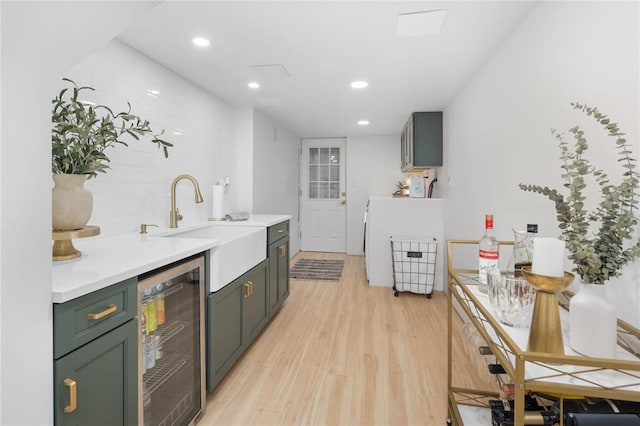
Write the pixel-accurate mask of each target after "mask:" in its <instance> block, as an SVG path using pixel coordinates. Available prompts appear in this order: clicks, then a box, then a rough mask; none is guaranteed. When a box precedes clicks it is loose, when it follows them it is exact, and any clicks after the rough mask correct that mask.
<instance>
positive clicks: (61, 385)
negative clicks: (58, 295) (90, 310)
mask: <svg viewBox="0 0 640 426" xmlns="http://www.w3.org/2000/svg"><path fill="white" fill-rule="evenodd" d="M137 325H138V323H137V322H136V321H129V322H127V323H125V324H123V325H121V326H120V327H117V328H116V329H114V330H113V331H110V332H109V333H107V334H105V335H103V336H101V337H99V338H97V339H95V340H93V341H92V342H90V343H88V344H86V345H84V346H82V347H80V348H78V349H76V350H75V351H73V352H71V353H69V354H67V355H65V356H64V357H62V358H60V359H58V360H56V361H54V411H55V412H54V417H55V424H56V425H95V426H100V425H104V426H112V425H131V426H134V425H136V424H137V422H138V382H137V379H138V374H137V371H138V343H137V338H138V334H137V329H138V327H137ZM74 396H75V398H74ZM74 399H75V404H74V401H73V400H74ZM74 405H75V408H74ZM65 409H66V411H69V413H65Z"/></svg>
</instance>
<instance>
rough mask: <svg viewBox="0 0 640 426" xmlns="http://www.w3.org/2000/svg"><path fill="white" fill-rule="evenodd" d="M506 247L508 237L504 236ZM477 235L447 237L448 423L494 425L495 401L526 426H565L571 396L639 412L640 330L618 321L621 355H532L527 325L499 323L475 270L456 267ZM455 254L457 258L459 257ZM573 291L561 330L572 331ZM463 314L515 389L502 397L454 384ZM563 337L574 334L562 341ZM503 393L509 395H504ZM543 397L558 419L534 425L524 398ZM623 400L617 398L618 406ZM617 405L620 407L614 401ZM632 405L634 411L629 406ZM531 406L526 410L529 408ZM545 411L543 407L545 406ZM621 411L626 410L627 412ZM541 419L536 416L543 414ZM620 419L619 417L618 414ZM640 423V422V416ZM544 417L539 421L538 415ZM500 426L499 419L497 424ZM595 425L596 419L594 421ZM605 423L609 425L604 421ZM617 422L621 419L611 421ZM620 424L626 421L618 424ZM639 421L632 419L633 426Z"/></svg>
mask: <svg viewBox="0 0 640 426" xmlns="http://www.w3.org/2000/svg"><path fill="white" fill-rule="evenodd" d="M500 244H501V245H510V244H512V243H511V242H508V241H501V242H500ZM477 245H478V241H476V240H448V241H447V266H448V280H447V281H448V326H449V327H448V336H447V345H448V401H449V402H448V411H449V418H448V419H447V423H449V424H453V425H473V426H476V425H491V424H492V412H491V409H490V401H491V400H494V401H499V402H500V404H504V405H505V407H507V408H506V410H507V411H510V412H509V413H508V414H509V415H510V416H512V417H513V421H512V423H509V422H506V423H504V424H513V425H515V426H522V425H526V424H560V425H564V424H568V423H566V422H565V415H566V414H567V413H565V412H564V410H565V408H566V407H569V406H573V407H575V405H576V404H575V403H572V402H571V401H572V400H573V401H575V400H581V401H589V403H592V402H594V401H596V402H597V401H599V400H603V399H604V400H612V401H613V402H614V403H617V404H618V405H619V406H623V407H625V409H630V410H632V411H633V412H635V410H636V407H637V410H638V412H640V353H638V348H639V347H640V330H638V329H637V328H635V327H633V326H631V325H629V324H627V323H625V322H624V321H622V320H618V343H619V347H618V353H617V355H616V359H603V358H588V357H584V356H580V355H578V354H576V353H574V352H573V351H571V349H570V348H569V347H568V346H565V355H551V354H546V353H540V352H527V351H526V347H527V339H528V329H525V328H519V329H518V328H513V327H509V326H506V325H503V324H502V323H500V322H498V321H497V320H496V318H495V316H494V310H493V308H492V306H491V305H490V303H489V300H488V297H487V295H486V294H483V293H481V292H480V291H479V286H478V274H477V270H474V269H464V268H460V267H457V265H456V263H455V261H456V259H458V260H459V261H463V260H467V262H468V261H469V258H470V253H472V252H473V250H474V246H475V253H477ZM456 255H458V257H456ZM570 297H571V293H570V292H565V293H562V294H560V295H559V303H560V306H561V309H560V316H561V321H562V323H563V332H565V333H566V331H567V329H568V326H567V324H568V300H569V298H570ZM453 315H460V316H461V317H462V320H463V322H465V323H469V324H470V325H471V327H472V328H473V329H474V332H477V334H478V335H479V336H480V337H481V340H482V346H484V350H485V351H487V352H488V353H490V354H491V355H490V359H491V363H493V364H499V365H500V366H501V367H502V368H503V369H504V373H503V374H500V375H496V376H495V377H496V378H497V379H498V381H499V383H500V384H505V383H509V386H510V387H509V389H512V394H511V395H509V396H508V398H509V400H507V397H505V395H504V392H502V395H501V392H500V386H497V389H496V390H495V392H493V391H488V390H478V389H466V388H464V387H457V386H455V384H454V383H453V382H452V371H453V370H454V369H455V366H453V365H452V359H453V357H452V351H453V350H454V349H453V344H454V342H453V340H454V339H453V338H452V335H451V333H452V319H453ZM564 341H565V342H568V341H569V339H568V337H567V336H565V338H564ZM501 396H502V397H503V398H504V399H501ZM530 401H535V402H541V403H543V404H547V405H544V406H542V407H545V408H548V407H549V406H551V404H555V405H554V409H555V411H556V412H557V413H558V416H557V417H558V420H557V422H556V423H531V420H529V419H530V418H531V416H534V415H535V416H538V414H537V412H534V411H530V410H525V402H527V403H530ZM618 402H619V403H618ZM614 405H615V404H614ZM629 407H631V408H629ZM527 408H528V407H527ZM541 409H543V408H541ZM622 412H624V411H622ZM538 417H539V416H538ZM620 419H621V417H620ZM639 420H640V419H639ZM535 421H539V420H535ZM494 424H500V423H494ZM590 424H594V423H590ZM603 424H604V423H603ZM613 424H618V423H613ZM620 424H622V423H620ZM631 424H635V423H631Z"/></svg>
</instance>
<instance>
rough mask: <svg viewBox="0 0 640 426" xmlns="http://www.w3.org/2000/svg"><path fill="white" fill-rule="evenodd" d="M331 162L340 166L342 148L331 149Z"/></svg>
mask: <svg viewBox="0 0 640 426" xmlns="http://www.w3.org/2000/svg"><path fill="white" fill-rule="evenodd" d="M330 158H331V162H332V163H336V164H339V163H340V148H331V155H330Z"/></svg>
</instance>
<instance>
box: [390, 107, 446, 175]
mask: <svg viewBox="0 0 640 426" xmlns="http://www.w3.org/2000/svg"><path fill="white" fill-rule="evenodd" d="M400 157H401V169H402V171H403V172H411V171H421V170H425V169H429V168H431V167H440V166H442V111H435V112H414V113H412V114H411V116H410V117H409V119H408V120H407V123H406V124H405V125H404V127H403V129H402V133H401V134H400Z"/></svg>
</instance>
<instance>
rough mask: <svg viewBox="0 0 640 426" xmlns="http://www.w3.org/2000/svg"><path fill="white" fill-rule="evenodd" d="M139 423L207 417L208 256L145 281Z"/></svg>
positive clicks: (160, 424) (153, 425)
mask: <svg viewBox="0 0 640 426" xmlns="http://www.w3.org/2000/svg"><path fill="white" fill-rule="evenodd" d="M138 324H139V330H140V333H139V338H138V374H139V380H138V395H139V402H138V408H139V410H138V424H139V425H144V426H148V425H149V426H172V425H188V424H193V423H194V422H195V421H196V420H197V419H198V418H199V417H200V416H201V415H202V413H204V410H205V404H206V395H205V375H204V374H205V369H204V368H205V367H204V366H205V364H204V361H205V358H204V356H205V355H204V336H205V332H204V256H197V257H194V258H189V259H187V260H185V261H181V262H177V263H174V264H172V265H169V266H168V267H167V268H165V269H162V270H160V271H154V272H153V273H152V274H150V275H147V276H142V277H140V281H139V284H138Z"/></svg>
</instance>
